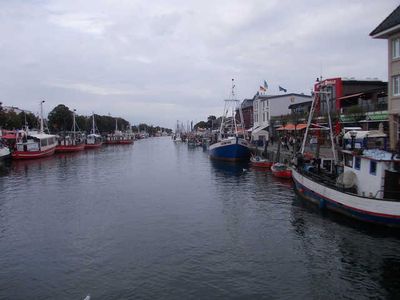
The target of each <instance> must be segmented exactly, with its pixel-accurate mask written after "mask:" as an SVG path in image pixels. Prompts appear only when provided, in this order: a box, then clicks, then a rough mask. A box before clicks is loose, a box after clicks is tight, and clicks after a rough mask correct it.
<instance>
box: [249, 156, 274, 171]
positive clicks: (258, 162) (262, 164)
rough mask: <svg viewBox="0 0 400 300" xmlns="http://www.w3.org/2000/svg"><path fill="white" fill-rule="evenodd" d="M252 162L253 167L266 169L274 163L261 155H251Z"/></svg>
mask: <svg viewBox="0 0 400 300" xmlns="http://www.w3.org/2000/svg"><path fill="white" fill-rule="evenodd" d="M250 163H251V165H252V166H253V167H257V168H264V169H270V168H271V166H272V164H273V162H272V161H270V160H268V159H265V158H262V157H261V156H252V157H250Z"/></svg>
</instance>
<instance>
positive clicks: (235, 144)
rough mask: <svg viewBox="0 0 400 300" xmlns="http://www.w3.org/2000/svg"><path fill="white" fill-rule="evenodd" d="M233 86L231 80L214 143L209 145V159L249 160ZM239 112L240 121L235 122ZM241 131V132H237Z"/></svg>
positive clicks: (241, 119) (248, 151)
mask: <svg viewBox="0 0 400 300" xmlns="http://www.w3.org/2000/svg"><path fill="white" fill-rule="evenodd" d="M234 88H235V84H234V80H233V79H232V89H231V97H230V99H227V100H225V107H224V115H223V117H222V122H221V126H220V130H219V134H218V140H217V142H216V143H214V144H212V145H210V147H209V154H210V158H211V159H218V160H226V161H243V160H249V158H250V148H249V143H248V142H247V141H246V139H245V132H246V131H245V130H244V126H243V116H242V110H241V107H240V106H239V105H238V103H239V100H237V99H235V90H234ZM237 109H238V110H239V118H240V120H239V121H238V120H236V117H235V113H236V110H237ZM239 131H241V132H239Z"/></svg>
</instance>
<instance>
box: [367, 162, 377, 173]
mask: <svg viewBox="0 0 400 300" xmlns="http://www.w3.org/2000/svg"><path fill="white" fill-rule="evenodd" d="M369 173H370V174H372V175H376V161H374V160H371V162H370V164H369Z"/></svg>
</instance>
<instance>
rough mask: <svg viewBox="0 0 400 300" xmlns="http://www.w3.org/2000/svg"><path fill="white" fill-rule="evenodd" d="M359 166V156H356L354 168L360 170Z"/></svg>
mask: <svg viewBox="0 0 400 300" xmlns="http://www.w3.org/2000/svg"><path fill="white" fill-rule="evenodd" d="M360 168H361V158H359V157H358V156H356V157H355V160H354V169H356V170H360Z"/></svg>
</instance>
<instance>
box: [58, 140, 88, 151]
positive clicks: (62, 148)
mask: <svg viewBox="0 0 400 300" xmlns="http://www.w3.org/2000/svg"><path fill="white" fill-rule="evenodd" d="M84 149H85V143H83V142H82V143H80V144H76V145H74V144H64V145H60V144H59V145H57V146H56V152H57V153H67V152H78V151H83V150H84Z"/></svg>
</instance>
